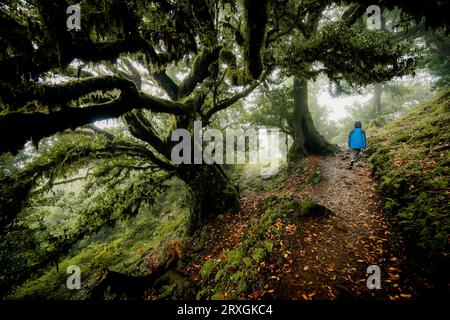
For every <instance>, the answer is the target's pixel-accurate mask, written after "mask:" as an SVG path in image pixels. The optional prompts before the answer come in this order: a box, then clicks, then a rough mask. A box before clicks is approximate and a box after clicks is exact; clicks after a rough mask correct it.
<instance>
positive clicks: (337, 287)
mask: <svg viewBox="0 0 450 320" xmlns="http://www.w3.org/2000/svg"><path fill="white" fill-rule="evenodd" d="M348 163H349V160H347V159H346V158H345V156H344V154H336V155H335V156H329V157H318V156H310V157H309V165H310V166H312V167H313V169H312V170H317V172H318V174H319V176H320V181H319V182H318V183H317V184H308V185H306V186H305V187H304V188H299V187H298V179H296V177H295V176H293V177H290V178H289V179H288V181H287V183H286V186H285V188H284V189H285V191H286V192H287V193H288V194H290V195H291V196H293V197H296V198H299V199H300V200H303V199H307V198H309V199H312V200H314V201H316V202H318V203H320V204H322V205H323V206H325V207H327V208H329V209H331V210H332V211H333V214H331V215H330V216H328V217H314V218H308V219H307V220H306V221H304V220H303V221H299V222H296V223H295V230H296V232H294V233H292V234H291V235H290V238H288V239H286V241H285V242H286V244H285V246H286V250H287V251H289V252H291V253H292V254H291V259H292V260H293V261H292V263H290V264H289V266H288V269H290V272H288V273H287V276H286V277H280V284H279V285H278V286H277V287H278V291H279V293H278V298H281V299H305V300H306V299H307V300H309V299H311V298H312V297H314V298H315V299H336V298H350V299H357V298H360V297H362V296H364V297H367V296H372V297H374V298H375V297H380V298H381V297H383V298H386V295H385V292H384V290H369V289H368V288H367V286H366V280H367V275H366V269H367V267H368V266H370V265H378V266H380V268H381V269H382V270H383V267H385V266H386V258H385V256H386V255H385V252H383V250H384V244H385V242H387V241H388V238H389V235H390V234H391V233H390V231H389V228H388V226H389V224H388V223H387V221H386V220H385V219H384V218H383V216H382V212H381V207H380V204H381V200H380V198H379V197H378V194H377V184H376V182H375V181H374V180H373V179H372V177H371V175H370V171H371V168H370V167H369V165H368V164H367V163H365V162H364V161H361V162H360V163H359V164H358V165H355V166H354V167H353V169H351V170H349V169H348ZM392 260H393V261H389V262H390V263H392V262H396V258H393V259H392ZM389 268H390V269H389ZM384 271H386V272H385V274H384V280H388V281H390V282H391V283H392V282H395V280H397V279H398V275H396V274H395V271H396V268H395V267H392V266H389V267H388V269H387V270H384ZM386 276H387V277H388V279H386ZM384 283H386V282H384Z"/></svg>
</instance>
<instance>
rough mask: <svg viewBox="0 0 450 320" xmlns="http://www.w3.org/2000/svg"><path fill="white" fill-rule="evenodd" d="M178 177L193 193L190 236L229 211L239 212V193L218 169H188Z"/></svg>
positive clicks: (213, 166)
mask: <svg viewBox="0 0 450 320" xmlns="http://www.w3.org/2000/svg"><path fill="white" fill-rule="evenodd" d="M178 177H179V178H180V179H182V180H183V181H185V182H186V183H187V185H188V186H189V187H190V189H191V194H192V201H191V215H190V222H189V232H190V233H193V232H195V230H197V229H198V228H199V227H200V226H202V225H204V224H205V223H207V222H209V221H211V220H212V219H213V218H215V217H217V216H218V215H220V214H223V213H225V212H227V211H231V210H235V209H238V208H239V190H238V187H237V185H235V184H233V182H232V181H230V179H229V178H228V177H227V175H226V174H225V172H224V171H223V170H222V168H221V167H219V165H206V164H202V165H195V164H191V165H185V166H184V167H182V168H180V170H179V171H178Z"/></svg>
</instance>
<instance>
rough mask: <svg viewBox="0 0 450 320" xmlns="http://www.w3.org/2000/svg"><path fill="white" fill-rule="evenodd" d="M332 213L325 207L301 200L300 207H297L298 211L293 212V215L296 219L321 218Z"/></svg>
mask: <svg viewBox="0 0 450 320" xmlns="http://www.w3.org/2000/svg"><path fill="white" fill-rule="evenodd" d="M332 213H333V211H331V210H330V209H328V208H327V207H325V206H323V205H321V204H319V203H317V202H314V201H312V200H310V199H305V200H303V202H302V203H301V205H300V207H299V210H295V211H294V215H295V216H296V217H297V218H302V217H311V216H319V217H322V216H328V215H330V214H332Z"/></svg>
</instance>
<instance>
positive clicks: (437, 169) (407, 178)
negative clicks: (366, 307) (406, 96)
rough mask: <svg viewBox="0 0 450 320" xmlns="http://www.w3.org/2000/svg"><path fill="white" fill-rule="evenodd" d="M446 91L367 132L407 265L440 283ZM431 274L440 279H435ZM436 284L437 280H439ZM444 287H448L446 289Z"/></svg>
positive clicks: (446, 207) (447, 215)
mask: <svg viewBox="0 0 450 320" xmlns="http://www.w3.org/2000/svg"><path fill="white" fill-rule="evenodd" d="M449 127H450V91H447V92H446V93H444V94H442V95H441V96H440V97H439V98H438V99H436V100H435V101H433V102H429V103H424V104H421V105H419V106H417V107H414V108H413V109H412V110H410V111H409V112H408V113H407V114H405V115H404V116H402V117H401V118H399V119H398V120H396V121H394V122H393V123H390V124H388V125H386V126H384V127H383V128H381V129H376V130H372V131H369V139H368V140H369V148H370V150H369V151H370V154H371V156H370V158H369V160H370V161H371V162H372V163H373V164H374V174H375V175H376V176H377V177H379V179H380V192H381V193H382V195H383V196H384V197H385V198H386V200H387V201H386V204H385V209H386V212H387V214H388V215H389V216H390V217H391V218H392V221H393V223H394V226H395V228H396V230H398V232H399V235H401V237H403V238H404V243H405V245H406V247H405V249H406V254H407V255H408V256H409V257H410V262H409V265H408V268H411V270H414V272H418V274H421V275H423V276H425V277H427V278H429V279H431V281H432V282H436V283H440V284H441V285H443V286H444V289H445V286H446V283H445V281H442V280H443V279H442V276H443V275H444V274H445V268H447V266H448V263H449V253H450V252H449V251H450V250H449V249H450V204H449V197H448V196H449V181H450V170H449V164H450V130H449ZM434 277H438V278H436V279H435V281H433V278H434ZM438 285H439V284H438ZM446 290H448V288H447V289H446Z"/></svg>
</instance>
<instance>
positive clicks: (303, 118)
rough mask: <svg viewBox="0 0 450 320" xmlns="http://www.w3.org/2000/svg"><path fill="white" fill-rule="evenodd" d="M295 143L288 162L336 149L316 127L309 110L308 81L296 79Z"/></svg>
mask: <svg viewBox="0 0 450 320" xmlns="http://www.w3.org/2000/svg"><path fill="white" fill-rule="evenodd" d="M293 94H294V119H293V131H294V137H293V138H294V142H293V144H292V146H291V148H290V149H289V153H288V161H289V162H292V161H296V160H300V159H302V158H304V157H305V156H306V155H308V154H309V153H314V154H330V153H333V152H334V151H335V150H336V147H335V146H333V145H332V144H330V143H328V142H327V141H326V140H325V138H324V137H323V136H322V135H320V134H319V132H318V131H317V129H316V128H315V127H314V123H313V120H312V117H311V113H310V112H309V109H308V81H307V80H305V79H299V78H294V92H293Z"/></svg>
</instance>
